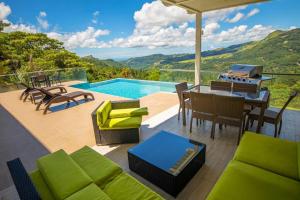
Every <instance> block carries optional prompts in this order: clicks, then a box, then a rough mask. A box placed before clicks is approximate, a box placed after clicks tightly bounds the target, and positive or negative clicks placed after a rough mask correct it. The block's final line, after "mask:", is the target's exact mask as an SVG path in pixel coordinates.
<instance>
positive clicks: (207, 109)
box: [190, 92, 216, 134]
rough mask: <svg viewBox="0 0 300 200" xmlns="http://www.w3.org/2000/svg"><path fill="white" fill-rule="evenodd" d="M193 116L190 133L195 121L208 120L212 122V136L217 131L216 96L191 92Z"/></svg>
mask: <svg viewBox="0 0 300 200" xmlns="http://www.w3.org/2000/svg"><path fill="white" fill-rule="evenodd" d="M190 96H191V105H192V115H191V121H190V133H191V132H192V126H193V119H194V118H196V119H197V122H198V119H200V121H201V120H208V121H211V122H212V128H211V134H213V132H214V131H215V118H216V114H215V102H214V96H215V95H214V94H205V93H200V92H191V93H190Z"/></svg>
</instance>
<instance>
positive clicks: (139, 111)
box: [109, 107, 148, 118]
mask: <svg viewBox="0 0 300 200" xmlns="http://www.w3.org/2000/svg"><path fill="white" fill-rule="evenodd" d="M143 115H148V109H147V108H146V107H143V108H126V109H116V110H111V112H110V113H109V118H119V117H137V116H143Z"/></svg>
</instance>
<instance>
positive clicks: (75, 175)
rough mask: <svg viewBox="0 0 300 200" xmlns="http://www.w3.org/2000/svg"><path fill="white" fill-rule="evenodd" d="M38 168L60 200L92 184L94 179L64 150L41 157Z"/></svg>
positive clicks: (54, 194)
mask: <svg viewBox="0 0 300 200" xmlns="http://www.w3.org/2000/svg"><path fill="white" fill-rule="evenodd" d="M37 166H38V169H39V171H40V173H41V175H42V176H43V179H44V180H45V182H46V184H47V185H48V187H49V189H50V190H51V192H52V194H53V196H54V197H55V198H56V199H59V200H60V199H65V198H67V197H68V196H70V195H71V194H73V193H75V192H77V191H79V190H81V189H82V188H84V187H86V186H87V185H89V184H90V183H92V179H91V178H90V177H89V176H88V175H87V174H86V173H85V172H84V171H83V170H82V169H81V168H80V167H79V166H78V164H76V162H75V161H74V160H73V159H72V158H71V157H70V156H69V155H67V154H66V153H65V152H64V151H63V150H59V151H56V152H54V153H52V154H49V155H46V156H43V157H41V158H40V159H38V160H37Z"/></svg>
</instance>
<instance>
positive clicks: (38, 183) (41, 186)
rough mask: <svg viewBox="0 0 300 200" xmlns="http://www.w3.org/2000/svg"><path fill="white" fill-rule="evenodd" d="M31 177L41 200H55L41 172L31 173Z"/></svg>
mask: <svg viewBox="0 0 300 200" xmlns="http://www.w3.org/2000/svg"><path fill="white" fill-rule="evenodd" d="M29 176H30V179H31V181H32V183H33V185H34V187H35V189H36V190H37V192H38V193H39V196H40V197H41V199H43V200H55V199H54V197H53V195H52V194H51V191H50V189H49V188H48V186H47V184H46V183H45V181H44V179H43V177H42V175H41V173H40V171H39V170H35V171H33V172H31V173H30V174H29Z"/></svg>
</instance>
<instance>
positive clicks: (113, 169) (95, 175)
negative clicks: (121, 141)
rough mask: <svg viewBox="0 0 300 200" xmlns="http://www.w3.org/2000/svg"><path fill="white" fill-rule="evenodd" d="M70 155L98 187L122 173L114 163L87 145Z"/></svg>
mask: <svg viewBox="0 0 300 200" xmlns="http://www.w3.org/2000/svg"><path fill="white" fill-rule="evenodd" d="M70 156H71V157H72V159H73V160H74V161H75V162H76V163H77V164H78V165H79V166H80V167H81V169H83V170H84V171H85V173H87V174H88V175H89V176H90V177H91V179H93V181H94V183H96V184H97V185H98V186H99V187H100V188H104V186H105V185H106V184H107V183H108V182H110V181H111V180H112V179H114V178H115V177H116V176H117V175H119V174H120V173H122V169H121V168H120V167H119V166H118V165H117V164H116V163H114V162H113V161H111V160H110V159H108V158H106V157H105V156H102V155H101V154H100V153H98V152H96V151H94V150H93V149H91V148H90V147H87V146H85V147H83V148H81V149H79V150H78V151H75V152H74V153H72V154H71V155H70Z"/></svg>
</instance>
